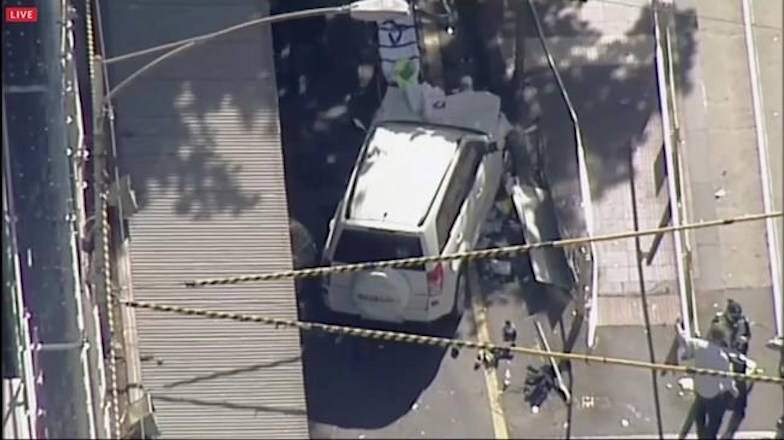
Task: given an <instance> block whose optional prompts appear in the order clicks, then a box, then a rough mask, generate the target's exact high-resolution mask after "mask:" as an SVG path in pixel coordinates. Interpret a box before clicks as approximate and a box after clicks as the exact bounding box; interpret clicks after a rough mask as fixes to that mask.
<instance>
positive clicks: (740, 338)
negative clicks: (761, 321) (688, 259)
mask: <svg viewBox="0 0 784 440" xmlns="http://www.w3.org/2000/svg"><path fill="white" fill-rule="evenodd" d="M712 324H715V325H721V326H723V327H724V328H726V329H727V333H728V337H729V338H728V344H729V348H730V353H729V354H730V365H731V367H732V371H734V372H736V373H747V372H749V371H748V370H753V369H754V368H755V367H753V366H752V367H750V364H754V363H753V361H750V360H749V359H748V357H747V355H748V353H749V342H750V340H751V325H749V320H748V319H747V318H746V316H745V315H744V314H743V308H742V307H741V305H740V304H739V303H738V302H737V301H735V300H733V299H728V300H727V305H726V307H725V308H724V311H723V312H721V313H717V314H716V316H715V317H714V318H713V322H712ZM735 386H736V387H737V389H738V396H737V397H736V398H735V399H733V401H732V419H731V421H730V426H731V427H735V428H737V426H738V425H739V424H740V422H741V420H743V418H745V417H746V407H747V406H748V400H749V399H748V396H749V393H750V392H751V386H752V384H751V383H750V382H748V381H745V380H738V381H735ZM731 429H732V428H731Z"/></svg>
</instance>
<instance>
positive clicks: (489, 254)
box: [185, 211, 784, 287]
mask: <svg viewBox="0 0 784 440" xmlns="http://www.w3.org/2000/svg"><path fill="white" fill-rule="evenodd" d="M783 216H784V214H783V213H782V211H777V212H772V213H767V214H751V215H743V216H739V217H731V218H724V219H718V220H709V221H703V222H697V223H688V224H684V225H680V226H665V227H661V228H653V229H644V230H640V231H627V232H619V233H614V234H606V235H598V236H594V237H580V238H566V239H562V240H553V241H543V242H539V243H530V244H521V245H515V246H505V247H499V248H492V249H482V250H475V251H466V252H458V253H454V254H445V255H435V256H429V257H416V258H403V259H398V260H387V261H376V262H367V263H356V264H345V265H339V266H324V267H314V268H309V269H299V270H287V271H282V272H273V273H266V274H257V275H238V276H235V277H227V278H208V279H197V280H192V281H186V282H185V286H186V287H202V286H220V285H227V284H240V283H250V282H258V281H270V280H279V279H283V278H314V277H319V276H324V275H330V274H338V273H347V272H359V271H363V270H369V269H384V268H402V267H411V266H418V265H421V264H425V263H437V262H441V261H452V260H467V261H472V260H480V259H485V258H509V257H515V256H518V255H521V254H524V253H526V252H528V251H530V250H532V249H541V248H552V247H565V246H574V245H579V244H585V243H590V242H598V241H612V240H620V239H624V238H632V237H639V236H646V235H657V234H663V233H667V232H675V231H686V230H693V229H703V228H711V227H717V226H726V225H731V224H735V223H744V222H752V221H759V220H765V219H769V218H776V217H783Z"/></svg>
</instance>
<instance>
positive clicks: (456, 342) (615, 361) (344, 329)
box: [119, 299, 784, 385]
mask: <svg viewBox="0 0 784 440" xmlns="http://www.w3.org/2000/svg"><path fill="white" fill-rule="evenodd" d="M119 301H120V303H121V304H123V305H125V306H127V307H133V308H136V309H146V310H154V311H159V312H168V313H176V314H179V315H185V316H199V317H203V318H208V319H226V320H232V321H240V322H255V323H259V324H267V325H273V326H275V327H276V328H280V327H288V328H297V329H299V330H303V331H315V332H323V333H330V334H339V335H347V336H355V337H359V338H365V339H374V340H381V341H387V342H402V343H408V344H417V345H426V346H432V347H445V348H447V347H453V348H458V349H459V348H466V349H474V350H489V351H496V352H504V351H508V352H510V353H519V354H522V355H528V356H538V357H552V358H555V359H558V360H567V361H583V362H588V363H590V362H595V363H599V364H604V365H618V366H623V367H631V368H640V369H647V370H655V371H662V372H670V373H685V374H694V375H704V376H717V377H727V378H731V379H742V380H748V381H754V382H763V383H772V384H776V385H784V379H782V378H778V377H773V376H766V375H763V374H756V373H755V374H741V373H735V372H731V371H721V370H712V369H707V368H697V367H691V366H681V365H668V364H656V363H652V362H645V361H638V360H633V359H621V358H614V357H607V356H597V355H589V354H579V353H565V352H552V351H546V350H539V349H536V348H527V347H519V346H515V347H508V346H502V345H497V344H492V343H483V342H478V341H469V340H465V339H455V338H446V337H440V336H429V335H420V334H414V333H405V332H396V331H389V330H374V329H367V328H361V327H350V326H343V325H334V324H324V323H320V322H306V321H298V320H292V319H282V318H272V317H268V316H257V315H245V314H239V313H230V312H218V311H212V310H203V309H193V308H188V307H179V306H169V305H162V304H156V303H151V302H145V301H135V300H123V299H120V300H119Z"/></svg>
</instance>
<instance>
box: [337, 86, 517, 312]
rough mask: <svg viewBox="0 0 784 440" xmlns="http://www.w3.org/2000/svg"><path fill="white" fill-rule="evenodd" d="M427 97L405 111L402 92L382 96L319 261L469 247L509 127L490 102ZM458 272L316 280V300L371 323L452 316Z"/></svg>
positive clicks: (493, 188) (488, 201) (471, 96)
mask: <svg viewBox="0 0 784 440" xmlns="http://www.w3.org/2000/svg"><path fill="white" fill-rule="evenodd" d="M433 90H434V89H429V90H424V91H423V93H422V95H421V96H420V98H421V101H420V102H419V104H420V108H419V111H414V110H412V109H411V107H412V105H411V104H410V103H411V98H412V96H411V94H410V92H411V91H410V90H409V91H408V96H406V92H403V91H401V90H399V89H394V88H390V89H389V92H388V93H387V96H386V97H385V99H384V102H383V103H382V106H381V109H380V110H379V112H378V113H377V114H376V118H375V120H374V122H373V124H372V125H371V129H370V130H369V132H368V136H367V138H366V140H365V143H364V145H363V147H362V149H361V150H360V153H359V157H358V159H357V162H356V165H355V167H354V171H353V172H352V175H351V178H350V180H349V184H348V189H347V191H346V195H345V196H344V198H343V200H342V201H341V202H340V204H339V205H338V208H337V210H336V213H335V217H334V218H333V219H332V221H331V222H330V231H329V235H328V237H327V242H326V245H325V247H324V259H325V260H326V262H327V263H329V264H331V265H342V264H351V263H359V262H364V261H381V260H391V259H398V258H407V257H419V256H434V255H443V254H451V253H454V252H460V251H467V250H472V249H474V246H475V245H476V243H477V241H478V238H479V232H480V228H481V225H482V223H483V222H484V220H485V218H486V217H487V215H488V213H489V211H490V209H491V207H492V204H493V201H494V199H495V196H496V193H497V192H498V189H499V187H500V185H501V179H502V175H503V173H504V159H503V157H504V147H505V145H504V140H505V137H506V133H507V132H508V130H509V124H508V122H507V120H506V118H505V116H504V115H503V114H502V113H501V112H500V100H499V99H498V97H497V96H495V95H491V94H489V93H484V92H463V93H460V94H457V95H450V96H443V95H440V97H439V94H438V91H437V90H436V93H433ZM424 92H427V93H424ZM414 98H417V97H416V96H415V97H414ZM413 107H416V104H414V105H413ZM422 114H425V115H426V116H424V117H423V116H421V115H422ZM462 266H463V262H462V261H459V260H454V261H447V262H442V263H437V264H436V263H434V264H427V265H426V267H424V266H421V267H418V268H405V269H377V270H366V271H359V272H350V273H346V274H333V275H331V276H329V277H327V278H325V289H324V302H325V305H326V306H327V308H328V309H330V310H331V311H334V312H340V313H346V314H351V315H358V316H361V317H363V318H366V319H371V320H376V321H387V322H403V321H419V322H430V321H435V320H438V319H439V318H442V317H444V316H446V315H450V313H451V314H453V315H459V314H460V313H461V312H462V304H460V303H459V302H460V301H463V299H462V298H463V296H462V295H458V293H459V292H463V291H464V290H463V289H464V287H465V280H464V277H461V276H460V274H461V271H462ZM456 302H457V303H458V304H456Z"/></svg>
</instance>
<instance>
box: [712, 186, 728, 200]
mask: <svg viewBox="0 0 784 440" xmlns="http://www.w3.org/2000/svg"><path fill="white" fill-rule="evenodd" d="M726 195H727V190H726V189H724V188H719V189H718V190H716V192H715V193H713V197H715V198H716V199H717V200H718V199H721V198H724V197H725V196H726Z"/></svg>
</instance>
